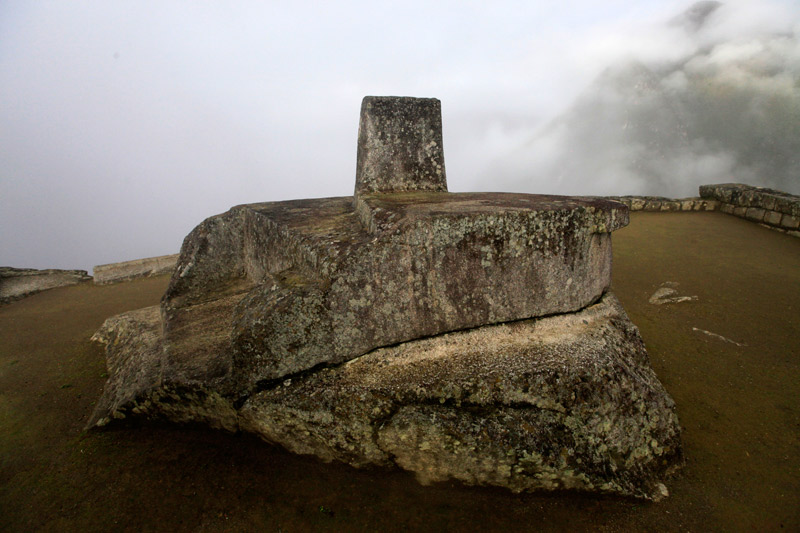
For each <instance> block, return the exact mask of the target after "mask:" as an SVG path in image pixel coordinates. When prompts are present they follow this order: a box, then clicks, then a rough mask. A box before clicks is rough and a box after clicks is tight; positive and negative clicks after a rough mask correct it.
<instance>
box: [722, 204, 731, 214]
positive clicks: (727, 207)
mask: <svg viewBox="0 0 800 533" xmlns="http://www.w3.org/2000/svg"><path fill="white" fill-rule="evenodd" d="M734 209H735V208H734V206H733V205H731V204H720V207H719V210H720V211H722V212H723V213H727V214H729V215H732V214H733V211H734Z"/></svg>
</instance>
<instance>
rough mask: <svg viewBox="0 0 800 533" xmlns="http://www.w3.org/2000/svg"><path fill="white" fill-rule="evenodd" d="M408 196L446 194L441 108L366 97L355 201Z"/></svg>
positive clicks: (431, 102)
mask: <svg viewBox="0 0 800 533" xmlns="http://www.w3.org/2000/svg"><path fill="white" fill-rule="evenodd" d="M411 190H414V191H431V192H446V191H447V179H446V175H445V168H444V150H443V148H442V107H441V103H440V102H439V100H437V99H435V98H405V97H395V96H367V97H365V98H364V100H363V101H362V103H361V120H360V123H359V127H358V154H357V158H356V195H358V194H361V193H378V192H380V193H389V192H404V191H411Z"/></svg>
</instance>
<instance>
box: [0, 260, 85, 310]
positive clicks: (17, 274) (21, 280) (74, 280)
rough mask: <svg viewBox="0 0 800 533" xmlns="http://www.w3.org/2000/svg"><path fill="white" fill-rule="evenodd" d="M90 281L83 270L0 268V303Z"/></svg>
mask: <svg viewBox="0 0 800 533" xmlns="http://www.w3.org/2000/svg"><path fill="white" fill-rule="evenodd" d="M90 279H92V277H91V276H89V275H88V274H87V273H86V271H85V270H56V269H50V270H36V269H33V268H12V267H0V303H8V302H11V301H14V300H18V299H20V298H24V297H25V296H28V295H31V294H34V293H37V292H41V291H44V290H47V289H53V288H55V287H65V286H67V285H76V284H78V283H81V282H83V281H89V280H90Z"/></svg>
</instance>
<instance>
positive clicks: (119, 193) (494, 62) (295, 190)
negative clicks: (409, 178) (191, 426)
mask: <svg viewBox="0 0 800 533" xmlns="http://www.w3.org/2000/svg"><path fill="white" fill-rule="evenodd" d="M731 5H732V6H733V5H734V4H731ZM735 5H736V9H733V8H731V9H730V10H728V11H723V9H722V8H720V9H719V10H718V12H715V13H714V14H713V18H709V19H708V23H707V24H706V25H705V26H704V27H703V29H702V31H700V32H699V33H698V34H697V35H696V36H694V37H692V38H688V39H682V40H679V39H676V38H675V36H676V35H678V33H677V32H679V31H683V30H681V29H680V28H675V27H669V26H668V25H667V24H660V22H659V21H665V20H668V19H669V18H671V17H673V16H674V15H675V13H674V12H673V9H674V3H672V2H665V1H664V2H660V1H648V2H634V1H632V0H613V1H610V2H603V3H596V2H589V1H579V0H569V1H566V2H559V3H543V2H514V1H499V2H493V3H485V2H473V1H466V2H464V1H460V2H455V1H445V2H435V3H430V2H421V1H416V0H407V1H404V2H380V3H378V2H355V1H351V2H337V3H328V4H324V3H323V4H320V3H319V2H310V1H298V2H292V3H272V2H268V3H265V2H237V3H235V4H230V3H226V4H224V5H223V4H216V3H202V2H188V1H177V2H156V1H142V2H130V3H124V2H99V1H95V2H93V1H90V2H84V3H75V2H50V3H31V2H21V1H19V2H17V1H14V0H10V1H7V2H3V3H2V4H0V35H2V36H3V38H2V43H1V45H0V172H1V173H2V174H0V227H2V232H0V264H7V265H11V266H20V267H38V268H47V267H60V268H91V266H92V265H95V264H101V263H106V262H113V261H122V260H128V259H135V258H139V257H146V256H153V255H160V254H167V253H173V252H176V251H177V250H178V248H179V246H180V243H181V241H182V239H183V237H184V236H185V235H186V234H187V233H188V232H189V231H190V229H191V228H192V227H193V226H194V225H196V224H197V223H199V222H200V221H201V220H202V219H203V218H205V217H207V216H209V215H213V214H216V213H219V212H222V211H225V210H226V209H228V208H229V207H231V206H233V205H236V204H240V203H247V202H257V201H273V200H283V199H289V198H301V197H320V196H337V195H349V194H351V193H352V190H353V184H354V172H355V156H356V153H355V152H356V150H355V146H356V135H357V126H358V112H359V107H360V102H361V98H362V97H363V96H365V95H368V94H378V95H380V94H396V95H410V96H432V97H438V98H440V99H441V100H442V108H443V119H444V124H443V126H444V144H445V146H444V149H445V156H446V164H447V174H448V181H449V185H450V188H451V190H462V191H463V190H470V189H478V190H481V189H483V190H486V189H494V190H498V189H510V190H531V191H533V192H547V190H546V189H548V188H549V187H551V185H546V184H543V183H541V182H539V181H537V180H534V179H532V174H531V169H541V172H545V173H547V172H550V170H547V169H548V168H550V167H548V165H550V166H551V167H552V170H553V172H554V174H553V175H554V176H556V178H557V179H556V178H552V180H551V181H552V187H554V188H556V189H557V190H558V191H562V192H571V191H572V190H573V189H574V190H575V192H581V193H587V192H588V190H589V189H591V188H592V187H593V186H594V185H593V184H595V183H604V184H605V185H604V186H606V187H607V188H609V189H615V190H614V192H623V191H618V190H616V187H617V186H618V184H622V185H624V187H629V188H633V187H637V186H639V185H641V180H640V178H639V175H638V174H637V173H636V168H635V167H630V165H628V164H627V163H626V161H628V160H629V159H630V158H632V157H633V158H641V157H642V154H647V153H648V150H649V149H650V147H648V145H646V144H641V143H638V144H636V143H633V144H634V145H635V147H634V148H631V149H629V150H623V149H620V148H619V147H614V148H609V149H608V150H607V151H606V150H601V149H600V148H601V147H600V146H599V145H598V146H596V147H595V148H594V151H595V152H597V153H598V154H599V155H598V156H597V158H598V159H597V161H601V160H602V161H606V162H607V163H608V164H609V165H611V167H609V168H607V169H596V168H594V167H593V166H592V164H590V163H589V162H587V161H585V160H583V159H580V158H578V157H577V156H576V154H578V155H579V154H580V152H581V150H579V149H578V148H577V146H579V145H572V146H571V147H570V151H567V152H565V151H564V149H563V145H564V143H567V144H569V143H572V142H574V141H575V140H577V141H579V142H581V143H589V144H588V146H591V145H592V144H591V143H593V142H596V141H594V140H592V138H591V136H590V135H588V133H587V130H581V131H582V133H580V134H579V135H578V137H577V138H576V139H572V137H571V136H573V135H574V134H573V133H570V130H569V128H567V127H566V126H565V125H561V126H558V125H556V126H551V127H550V128H549V129H542V128H543V127H544V125H545V124H548V123H550V122H551V121H552V120H553V119H554V117H556V116H558V115H560V114H562V113H564V112H566V111H567V110H569V109H570V108H571V106H572V105H573V104H574V103H575V102H576V101H579V100H580V99H581V98H583V96H581V95H582V94H585V93H584V92H583V91H585V90H586V89H587V86H589V84H590V83H591V82H592V80H593V79H595V78H597V76H598V75H600V74H601V73H602V72H603V70H604V69H605V68H606V67H608V66H609V65H612V64H615V62H617V61H618V60H622V59H625V58H627V59H633V60H635V61H639V62H640V63H643V64H646V65H648V67H653V66H659V65H662V64H669V63H672V62H675V61H679V60H680V59H681V58H684V57H685V58H692V57H695V56H696V59H697V63H696V64H695V67H696V68H698V69H700V70H701V71H702V72H707V71H710V70H711V69H716V70H717V71H718V72H720V73H723V74H724V76H727V77H732V78H737V77H739V78H741V77H747V76H749V75H750V74H749V73H750V72H751V71H754V72H758V73H760V74H758V81H752V80H750V82H749V83H752V84H757V85H758V87H756V86H755V85H753V86H752V87H750V88H749V89H747V90H748V91H750V93H749V94H755V92H756V91H760V90H761V89H762V88H763V87H762V86H766V85H769V84H772V85H773V86H774V87H775V88H774V91H775V94H778V93H777V88H778V87H788V88H789V89H791V90H790V92H789V93H787V94H794V89H792V85H791V82H792V81H793V79H792V76H793V74H787V72H796V70H794V71H789V70H787V69H788V67H787V66H786V65H787V64H788V63H786V61H789V59H785V58H792V59H791V61H793V62H794V63H791V64H792V65H796V64H797V46H796V45H797V43H796V39H795V38H794V37H791V35H792V34H791V31H790V30H792V27H791V24H789V22H791V21H792V20H794V21H796V20H797V16H796V15H797V13H796V11H797V10H796V9H794V10H792V9H791V3H787V4H785V5H784V7H781V6H782V5H783V4H780V3H776V2H772V3H770V2H767V3H763V2H759V3H757V4H755V3H752V4H751V3H741V4H738V3H737V4H735ZM725 6H728V4H727V3H726V4H725ZM787 6H788V7H787ZM793 17H794V18H793ZM659 24H660V25H659ZM787 24H788V25H787ZM765 31H768V32H772V33H781V32H783V33H784V34H786V35H788V36H789V37H787V38H785V40H784V41H779V40H778V39H777V38H776V39H775V40H772V41H769V42H768V43H764V42H762V41H759V39H760V37H759V36H760V35H762V34H763V33H764V32H765ZM787 32H788V33H787ZM730 35H744V36H745V37H747V38H751V40H752V39H755V40H756V41H758V42H762V44H763V45H764V49H762V50H760V51H759V50H755V49H753V50H754V51H752V52H749V50H750V49H749V48H747V47H746V46H745V44H741V46H742V47H744V48H731V49H730V50H727V51H726V50H724V49H722V48H720V49H717V50H716V54H710V53H709V54H706V55H707V57H706V56H703V57H701V56H697V55H696V54H695V56H693V55H692V54H694V53H695V52H696V51H697V50H700V49H704V48H703V47H706V48H708V47H709V46H710V47H711V49H713V47H714V46H716V45H717V44H719V43H723V42H731V39H729V38H728V37H730ZM793 35H796V33H795V34H793ZM736 42H737V43H738V42H744V41H742V40H741V39H740V40H738V41H736ZM726 54H727V55H726ZM747 54H750V55H749V56H748V57H750V59H748V61H749V63H748V65H749V66H746V67H745V66H741V65H743V63H742V62H741V61H739V60H738V59H735V58H734V57H733V56H736V57H739V56H742V55H747ZM704 62H705V63H704ZM735 65H740V66H739V67H736V68H739V70H738V71H737V70H736V69H735V68H733V66H735ZM791 68H793V69H796V66H793V67H791ZM748 69H749V70H748ZM680 73H681V74H683V76H684V78H680V76H679V75H678V74H674V76H672V77H671V78H669V81H667V78H666V77H665V78H664V79H663V80H661V78H659V80H661V83H663V84H664V88H663V92H664V93H665V94H666V95H667V96H668V97H669V98H675V97H676V95H677V94H680V93H681V92H686V90H681V88H680V84H681V83H684V84H685V85H686V86H687V87H690V86H697V84H698V83H699V82H698V79H700V78H698V77H697V76H696V75H695V74H693V73H692V72H691V69H690V68H689V67H688V66H687V67H686V68H685V69H680ZM723 74H720V75H719V76H720V77H719V80H722V76H723ZM659 75H660V74H659ZM781 76H783V77H781ZM714 79H715V80H716V79H717V78H714ZM795 80H796V78H795ZM720 83H721V81H720ZM787 84H788V85H787ZM741 86H742V84H741V83H739V85H737V87H741ZM721 87H722V85H719V84H718V85H716V86H715V88H714V91H719V90H722V89H721ZM603 90H604V91H605V93H604V94H603V95H602V98H605V99H606V100H609V101H613V100H614V99H618V100H619V99H621V100H620V101H624V98H627V97H628V96H626V95H624V94H620V93H619V91H616V92H615V91H614V90H613V88H610V87H609V88H605V89H603ZM742 90H744V89H742ZM744 94H745V93H742V96H741V98H744ZM708 98H710V99H713V98H714V93H713V91H710V92H708ZM790 104H791V102H790V101H787V100H786V99H785V98H783V99H782V97H777V98H766V97H765V98H762V99H761V100H759V101H758V102H756V101H749V104H748V106H749V107H748V109H749V111H748V113H749V114H751V115H753V116H758V114H759V113H761V114H763V115H764V116H773V115H774V113H777V112H779V111H780V110H781V109H783V110H784V111H785V109H784V108H786V107H787V106H789V108H791V105H790ZM645 115H646V113H642V116H643V117H644V116H645ZM637 116H638V115H637ZM654 116H660V115H657V114H656V115H654ZM791 116H792V115H791V113H789V114H788V115H787V117H791ZM634 118H635V117H634ZM598 120H599V118H598ZM675 120H677V119H675ZM681 120H682V119H681ZM678 123H681V122H680V120H678ZM595 124H600V123H599V122H596V123H595ZM622 124H624V123H621V124H620V127H621V125H622ZM756 124H757V125H759V127H763V128H765V127H766V123H765V122H764V121H762V122H758V121H756ZM781 127H782V128H783V130H782V131H783V134H785V135H792V134H793V132H792V127H793V126H792V125H791V124H790V123H789V122H788V121H785V122H781ZM548 131H549V132H553V135H554V136H552V137H547V138H546V136H544V137H543V135H544V134H543V133H542V132H548ZM626 132H627V133H626ZM764 132H765V133H766V132H767V130H766V129H765V130H764ZM631 135H632V134H631V130H621V131H615V132H614V133H613V134H609V138H614V139H619V140H620V141H621V142H622V141H625V140H626V139H630V138H631ZM702 138H703V139H705V137H702ZM531 139H536V140H535V141H531ZM531 143H533V144H534V145H535V146H536V147H538V148H537V150H536V151H534V152H535V153H534V152H531V153H530V154H525V155H524V157H523V156H522V155H519V154H518V153H517V152H513V150H512V149H513V148H514V147H520V146H528V145H529V144H531ZM628 144H631V143H630V142H628ZM762 149H763V150H773V151H777V152H778V156H779V157H783V158H784V159H785V158H787V157H788V156H787V155H785V154H784V155H781V154H782V153H783V152H781V150H783V148H782V145H781V144H780V143H778V142H773V143H772V144H769V143H767V144H764V146H763V147H762ZM704 150H705V151H702V152H701V153H700V155H701V156H703V157H706V156H707V157H711V158H712V159H708V161H719V163H717V164H711V163H709V164H708V165H706V166H702V165H701V167H702V168H714V169H724V168H725V164H723V163H724V162H725V161H728V160H729V159H730V158H731V157H733V158H734V159H736V157H738V154H737V153H736V152H734V151H731V150H730V149H729V147H728V146H727V145H717V144H714V143H711V142H710V141H709V142H707V143H706V145H705V148H704ZM509 152H512V153H511V155H509ZM601 152H602V153H601ZM564 153H567V154H572V155H571V158H568V160H567V161H566V162H563V161H562V162H561V163H558V164H556V163H554V161H557V160H558V157H559V154H562V155H563V154H564ZM714 157H716V159H713V158H714ZM756 159H757V158H754V156H753V164H752V165H751V167H752V169H753V172H758V171H759V167H758V166H757V165H756V164H755V162H756ZM703 160H704V161H705V160H706V159H703ZM495 161H498V162H497V163H495ZM674 161H679V158H676V159H674ZM736 161H737V163H739V160H738V159H736ZM737 168H741V167H737ZM509 169H512V170H513V171H509ZM615 169H617V170H620V172H619V173H618V172H617V170H615ZM621 170H624V171H625V172H624V173H622V172H621ZM721 172H723V171H722V170H714V171H713V172H712V171H711V170H709V171H707V172H706V174H715V175H716V174H719V173H721ZM576 173H578V174H579V173H584V174H583V175H584V176H586V175H590V176H592V179H591V180H590V181H584V182H583V183H582V182H580V181H579V180H578V181H572V178H571V177H570V176H572V175H577V174H576ZM595 176H596V177H595ZM501 178H502V180H501ZM662 178H663V180H665V181H664V183H666V180H667V177H666V176H663V177H662ZM548 179H550V178H548ZM615 180H616V181H615Z"/></svg>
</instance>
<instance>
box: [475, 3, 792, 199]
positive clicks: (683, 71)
mask: <svg viewBox="0 0 800 533" xmlns="http://www.w3.org/2000/svg"><path fill="white" fill-rule="evenodd" d="M699 7H701V8H703V9H697V8H693V9H690V10H689V11H687V12H686V13H685V14H684V15H683V16H680V17H676V18H673V19H672V20H671V21H670V23H667V24H661V25H656V26H654V27H653V28H650V29H648V30H647V31H646V32H645V31H643V28H638V29H637V30H636V31H634V32H633V37H632V38H631V39H627V38H625V37H615V39H619V40H621V41H624V42H628V43H638V45H639V46H636V47H632V49H631V50H629V51H628V52H627V53H625V54H619V55H618V56H616V57H615V58H614V59H613V60H612V61H611V62H610V63H608V66H607V68H606V69H605V70H604V71H603V72H602V73H601V74H600V75H599V76H598V77H597V78H596V79H595V80H594V81H593V82H592V84H590V85H589V87H588V88H587V89H586V90H585V91H584V92H583V93H582V94H581V95H579V96H578V97H577V98H576V100H575V101H574V102H573V104H572V105H571V106H570V107H569V108H568V109H567V110H566V111H564V112H563V113H561V114H560V115H559V116H558V117H557V118H555V119H554V120H553V121H552V122H551V123H550V124H548V125H546V126H544V127H542V128H540V129H539V130H538V131H537V132H536V133H534V134H532V135H531V136H530V137H529V138H528V140H527V141H526V142H524V143H521V144H519V145H517V147H516V148H515V149H513V150H510V151H509V152H508V153H507V154H504V155H503V156H500V157H498V159H497V160H496V161H493V162H491V163H490V164H489V165H488V168H487V170H486V171H485V173H484V176H485V177H486V178H485V179H487V180H488V179H489V176H492V179H493V180H494V181H495V183H497V180H498V176H499V180H500V183H501V185H502V186H505V187H507V188H511V189H515V190H521V191H528V192H540V191H541V192H550V193H563V194H657V195H665V196H690V195H696V194H697V186H698V185H700V184H704V183H714V182H730V181H741V182H747V183H751V184H754V185H763V186H769V187H774V188H778V189H782V190H786V191H789V192H793V193H800V81H798V80H800V62H798V57H799V56H800V55H799V54H798V50H800V32H798V29H799V28H800V25H798V23H797V21H798V20H799V18H798V13H790V12H787V11H786V10H785V9H784V8H783V7H782V6H779V5H773V4H763V5H761V4H760V8H759V9H755V8H754V7H753V5H752V4H743V3H731V4H718V3H714V2H702V3H701V4H700V6H699ZM790 15H792V16H790ZM644 34H646V35H647V37H643V35H644ZM670 43H677V45H671V44H670ZM612 55H613V54H612Z"/></svg>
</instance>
